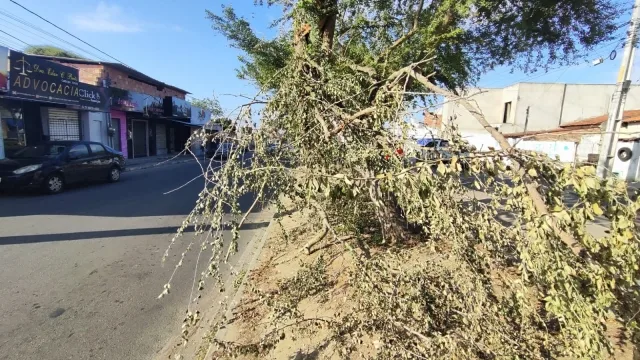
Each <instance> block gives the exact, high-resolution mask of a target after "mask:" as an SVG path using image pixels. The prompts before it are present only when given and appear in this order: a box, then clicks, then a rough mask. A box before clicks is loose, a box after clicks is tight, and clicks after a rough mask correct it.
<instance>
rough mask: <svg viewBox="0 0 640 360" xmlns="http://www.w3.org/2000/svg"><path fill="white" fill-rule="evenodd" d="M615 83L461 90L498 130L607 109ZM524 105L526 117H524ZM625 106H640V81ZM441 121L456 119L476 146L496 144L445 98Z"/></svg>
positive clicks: (546, 124) (536, 126)
mask: <svg viewBox="0 0 640 360" xmlns="http://www.w3.org/2000/svg"><path fill="white" fill-rule="evenodd" d="M614 88H615V85H607V84H603V85H596V84H594V85H590V84H584V85H583V84H558V83H518V84H515V85H512V86H509V87H505V88H502V89H476V90H472V91H469V92H468V93H466V94H464V96H467V97H468V98H469V100H471V101H472V102H473V103H475V104H477V106H478V107H479V108H480V111H482V113H483V114H484V116H485V118H486V119H487V121H488V122H489V124H491V126H493V127H494V128H496V129H498V130H499V131H500V132H502V133H505V134H508V133H517V132H524V131H525V127H526V131H541V130H551V129H555V128H558V127H560V126H562V125H565V124H568V123H572V122H575V121H578V120H582V119H588V118H592V117H597V116H600V115H602V114H607V113H608V112H609V104H610V102H611V95H612V94H613V91H614ZM527 108H528V109H529V117H528V120H527ZM626 108H627V109H640V85H632V86H631V89H630V90H629V94H628V96H627V101H626ZM442 115H443V123H444V124H446V125H449V124H451V123H452V122H453V123H455V124H456V125H457V126H458V128H459V130H460V132H461V133H462V135H463V137H466V138H468V140H469V142H471V143H473V144H474V145H476V147H478V148H480V147H481V146H478V145H484V146H483V147H485V148H486V147H489V146H491V147H495V146H497V144H495V142H493V141H492V140H491V138H490V136H489V137H487V135H488V134H487V132H486V131H485V130H484V129H483V128H482V126H481V125H480V124H479V123H478V121H477V120H476V119H475V118H474V117H473V116H472V115H471V113H469V112H468V111H467V110H466V109H464V108H463V107H462V106H461V105H459V104H458V103H456V102H454V101H451V102H445V104H444V105H443V108H442Z"/></svg>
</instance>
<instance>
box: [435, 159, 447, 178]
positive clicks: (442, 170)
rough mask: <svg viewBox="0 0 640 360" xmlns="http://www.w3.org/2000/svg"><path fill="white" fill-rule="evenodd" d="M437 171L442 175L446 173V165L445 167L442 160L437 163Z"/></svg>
mask: <svg viewBox="0 0 640 360" xmlns="http://www.w3.org/2000/svg"><path fill="white" fill-rule="evenodd" d="M437 171H438V174H440V175H444V174H446V173H447V167H446V166H444V164H443V163H442V162H440V163H439V164H438V170H437Z"/></svg>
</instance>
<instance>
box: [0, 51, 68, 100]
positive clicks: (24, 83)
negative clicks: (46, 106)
mask: <svg viewBox="0 0 640 360" xmlns="http://www.w3.org/2000/svg"><path fill="white" fill-rule="evenodd" d="M8 82H9V94H10V95H11V96H13V97H17V98H22V99H30V100H39V101H48V102H53V103H58V104H68V105H80V94H79V84H78V69H75V68H72V67H69V66H64V65H61V64H58V63H55V62H52V61H48V60H45V59H42V58H39V57H35V56H30V55H26V54H23V53H21V52H17V51H13V50H12V51H11V53H10V54H9V81H8Z"/></svg>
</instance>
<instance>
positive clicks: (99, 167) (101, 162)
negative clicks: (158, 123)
mask: <svg viewBox="0 0 640 360" xmlns="http://www.w3.org/2000/svg"><path fill="white" fill-rule="evenodd" d="M89 150H91V155H90V157H89V167H88V168H87V172H88V174H87V177H89V178H90V179H91V180H104V179H106V178H107V176H109V170H110V169H111V154H110V153H108V152H107V150H106V149H105V148H104V146H102V144H93V143H92V144H89Z"/></svg>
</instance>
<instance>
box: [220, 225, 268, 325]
mask: <svg viewBox="0 0 640 360" xmlns="http://www.w3.org/2000/svg"><path fill="white" fill-rule="evenodd" d="M274 218H275V213H273V214H272V216H271V221H270V222H269V226H267V228H266V229H265V231H264V233H262V237H261V238H260V240H259V242H258V244H256V247H254V248H253V251H254V253H253V256H252V257H251V259H250V260H249V261H248V262H247V263H246V264H245V265H246V268H245V267H244V266H243V270H245V275H244V277H243V278H242V281H241V282H240V286H238V288H237V289H236V292H235V294H234V296H233V299H232V300H231V301H230V302H229V306H228V308H227V312H226V313H225V318H227V319H231V318H232V317H233V316H232V315H233V309H234V308H235V307H236V306H238V304H239V303H240V300H241V298H242V295H244V290H245V288H246V287H247V278H249V273H250V272H251V271H253V270H254V268H255V266H256V263H257V262H258V260H259V259H260V254H262V248H263V247H264V244H265V243H266V242H267V238H268V237H269V233H270V231H271V226H272V225H273V223H274V221H273V219H274ZM227 330H228V327H226V326H222V328H221V329H219V330H218V332H217V333H216V335H215V337H217V338H219V337H220V336H224V335H226V333H227Z"/></svg>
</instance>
